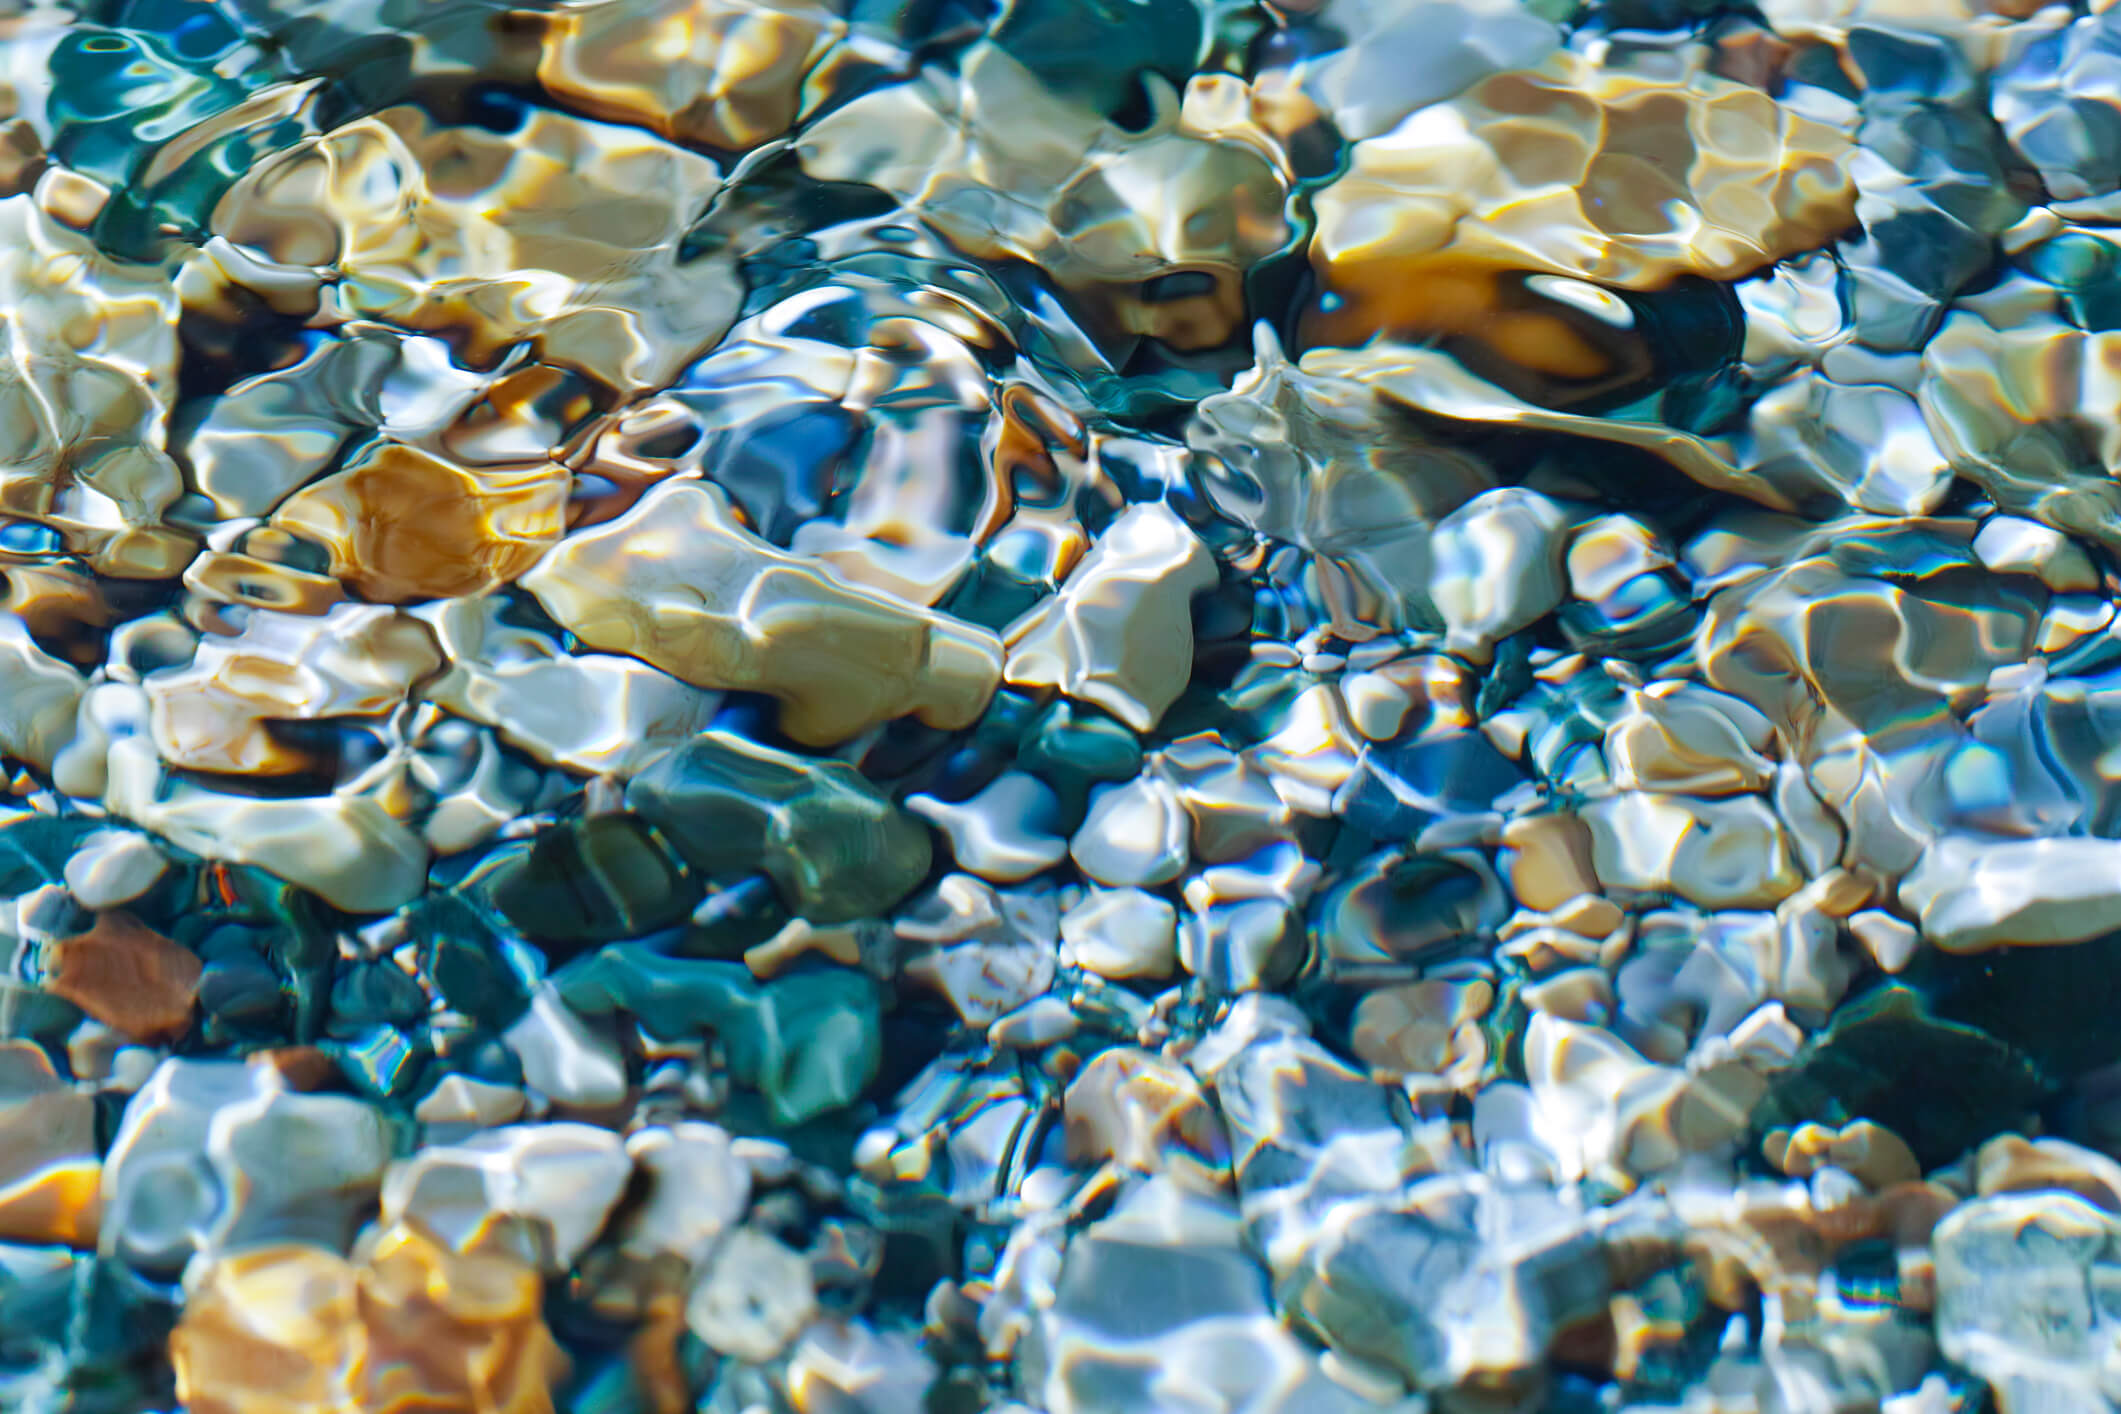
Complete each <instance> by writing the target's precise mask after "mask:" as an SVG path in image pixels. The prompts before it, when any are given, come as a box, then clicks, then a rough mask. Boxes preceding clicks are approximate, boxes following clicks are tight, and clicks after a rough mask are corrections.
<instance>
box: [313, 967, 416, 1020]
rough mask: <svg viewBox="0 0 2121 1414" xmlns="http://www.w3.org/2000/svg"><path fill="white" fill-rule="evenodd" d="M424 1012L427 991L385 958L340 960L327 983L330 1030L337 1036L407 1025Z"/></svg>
mask: <svg viewBox="0 0 2121 1414" xmlns="http://www.w3.org/2000/svg"><path fill="white" fill-rule="evenodd" d="M426 1014H427V993H425V992H424V991H422V990H421V989H420V984H419V982H418V981H416V980H415V979H413V978H412V977H410V976H408V975H406V973H405V972H404V970H403V969H401V968H398V967H395V966H393V965H392V964H390V963H388V962H381V961H363V962H350V963H346V964H343V965H342V966H341V967H340V969H339V974H338V976H337V977H336V978H335V979H333V981H332V984H331V1021H330V1023H329V1029H330V1031H331V1034H332V1035H334V1036H338V1037H341V1038H346V1037H351V1036H354V1035H357V1034H359V1033H362V1032H365V1031H367V1030H368V1029H369V1028H370V1027H373V1026H410V1025H412V1024H413V1023H415V1022H417V1021H419V1020H420V1019H421V1018H422V1017H424V1016H425V1015H426Z"/></svg>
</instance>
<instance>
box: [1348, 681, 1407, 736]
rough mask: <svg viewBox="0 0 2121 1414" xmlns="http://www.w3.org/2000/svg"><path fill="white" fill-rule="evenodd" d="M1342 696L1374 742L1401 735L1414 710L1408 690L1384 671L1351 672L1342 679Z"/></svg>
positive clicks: (1361, 729)
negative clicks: (1409, 714)
mask: <svg viewBox="0 0 2121 1414" xmlns="http://www.w3.org/2000/svg"><path fill="white" fill-rule="evenodd" d="M1340 696H1341V700H1342V701H1344V702H1346V703H1347V704H1348V720H1349V721H1350V722H1352V723H1353V724H1354V726H1355V730H1357V731H1359V732H1361V733H1362V734H1363V735H1364V736H1365V737H1367V738H1368V739H1370V740H1371V741H1390V740H1391V739H1392V738H1394V737H1396V736H1398V735H1399V731H1400V728H1401V727H1402V726H1404V725H1405V724H1406V720H1407V713H1409V712H1411V711H1412V710H1414V699H1413V698H1412V697H1409V696H1408V695H1407V692H1406V689H1404V688H1402V687H1401V686H1400V685H1399V684H1398V683H1396V682H1393V681H1392V680H1391V679H1390V678H1388V677H1385V676H1384V675H1383V674H1381V673H1349V674H1348V675H1347V676H1345V677H1343V678H1342V679H1341V680H1340Z"/></svg>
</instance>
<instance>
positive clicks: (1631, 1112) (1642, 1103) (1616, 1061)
mask: <svg viewBox="0 0 2121 1414" xmlns="http://www.w3.org/2000/svg"><path fill="white" fill-rule="evenodd" d="M1524 1058H1525V1059H1524V1069H1525V1075H1526V1078H1527V1080H1528V1081H1529V1083H1530V1087H1531V1091H1532V1096H1533V1099H1534V1102H1535V1103H1536V1104H1537V1106H1538V1108H1539V1111H1540V1114H1541V1115H1542V1117H1543V1119H1544V1121H1545V1126H1546V1127H1545V1129H1544V1132H1543V1134H1542V1139H1543V1141H1544V1144H1545V1147H1546V1148H1547V1150H1548V1152H1549V1153H1550V1154H1552V1155H1553V1157H1554V1159H1555V1160H1556V1162H1557V1164H1558V1166H1559V1171H1560V1172H1561V1173H1562V1174H1563V1175H1564V1176H1567V1177H1580V1176H1590V1177H1594V1178H1596V1179H1598V1180H1599V1181H1601V1182H1605V1183H1617V1184H1618V1185H1619V1186H1621V1187H1622V1188H1630V1187H1632V1186H1633V1184H1634V1181H1635V1180H1636V1179H1639V1178H1643V1177H1647V1176H1650V1175H1652V1174H1656V1173H1661V1172H1665V1171H1667V1170H1670V1169H1675V1168H1678V1167H1680V1166H1682V1165H1683V1164H1685V1163H1687V1162H1688V1161H1689V1160H1690V1158H1692V1157H1693V1156H1696V1155H1708V1156H1710V1157H1711V1158H1715V1157H1728V1156H1730V1155H1731V1154H1732V1153H1733V1152H1734V1151H1735V1148H1736V1145H1737V1143H1738V1141H1739V1140H1740V1139H1741V1138H1742V1137H1743V1136H1744V1135H1745V1133H1746V1129H1747V1123H1748V1119H1749V1116H1750V1115H1751V1113H1752V1110H1753V1106H1754V1105H1755V1104H1756V1103H1757V1102H1758V1101H1759V1100H1760V1098H1761V1097H1762V1095H1763V1094H1764V1093H1765V1092H1766V1090H1767V1081H1766V1079H1764V1078H1763V1077H1762V1076H1760V1075H1759V1074H1758V1073H1757V1072H1755V1071H1754V1070H1753V1069H1752V1068H1751V1067H1750V1066H1748V1065H1746V1064H1744V1063H1743V1062H1742V1061H1738V1060H1736V1059H1723V1060H1717V1061H1710V1062H1703V1063H1697V1064H1695V1065H1692V1066H1689V1067H1687V1068H1684V1069H1682V1068H1680V1067H1678V1066H1666V1065H1658V1064H1655V1063H1653V1062H1651V1061H1650V1060H1648V1059H1647V1058H1645V1057H1644V1056H1643V1055H1642V1054H1641V1053H1640V1052H1639V1051H1637V1050H1635V1049H1634V1048H1633V1047H1632V1046H1630V1045H1628V1044H1627V1042H1625V1041H1624V1040H1622V1039H1620V1038H1619V1037H1617V1036H1615V1035H1613V1034H1612V1033H1611V1032H1609V1031H1606V1030H1604V1029H1603V1028H1601V1027H1598V1026H1589V1025H1583V1024H1581V1023H1578V1022H1572V1021H1568V1020H1565V1019H1563V1018H1561V1017H1558V1016H1553V1015H1550V1014H1547V1013H1540V1014H1537V1015H1535V1016H1533V1017H1532V1019H1531V1021H1530V1022H1529V1023H1528V1024H1527V1026H1526V1028H1525V1038H1524Z"/></svg>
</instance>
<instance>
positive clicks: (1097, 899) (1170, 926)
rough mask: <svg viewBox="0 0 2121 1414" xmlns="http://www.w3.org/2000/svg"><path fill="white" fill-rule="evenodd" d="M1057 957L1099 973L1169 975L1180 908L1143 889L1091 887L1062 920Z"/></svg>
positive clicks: (1115, 976)
mask: <svg viewBox="0 0 2121 1414" xmlns="http://www.w3.org/2000/svg"><path fill="white" fill-rule="evenodd" d="M1060 937H1061V950H1060V961H1061V963H1062V964H1063V965H1064V966H1069V967H1080V968H1083V969H1084V970H1085V971H1089V972H1094V973H1096V974H1097V975H1098V976H1100V977H1107V978H1111V979H1112V980H1114V981H1119V980H1122V979H1125V978H1130V977H1141V978H1148V979H1152V980H1157V979H1162V978H1165V977H1169V976H1170V975H1171V974H1172V973H1173V972H1174V971H1176V970H1177V967H1178V910H1177V909H1176V908H1174V907H1172V906H1171V904H1170V903H1169V902H1168V901H1166V900H1164V899H1161V898H1159V897H1157V896H1156V895H1155V894H1152V893H1149V892H1147V891H1145V890H1142V889H1131V888H1118V889H1092V890H1091V891H1090V892H1088V893H1086V894H1085V895H1084V896H1083V899H1082V902H1080V903H1078V904H1076V905H1075V906H1074V907H1073V908H1071V909H1069V910H1068V911H1067V912H1066V913H1064V914H1062V915H1061V920H1060Z"/></svg>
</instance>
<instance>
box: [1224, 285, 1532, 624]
mask: <svg viewBox="0 0 2121 1414" xmlns="http://www.w3.org/2000/svg"><path fill="white" fill-rule="evenodd" d="M1252 345H1253V361H1252V367H1250V368H1249V369H1246V370H1245V371H1244V372H1243V373H1241V374H1239V375H1238V377H1237V379H1236V381H1235V382H1234V383H1233V384H1232V386H1231V387H1230V389H1229V390H1228V391H1227V392H1223V391H1216V392H1214V393H1211V394H1210V395H1209V396H1208V397H1206V398H1203V399H1202V400H1201V401H1200V403H1199V405H1198V406H1197V407H1196V408H1195V410H1194V417H1193V420H1192V421H1191V422H1190V423H1189V424H1188V425H1187V428H1186V440H1187V443H1188V445H1189V446H1190V447H1191V448H1192V449H1193V450H1194V451H1195V452H1197V453H1201V454H1202V455H1201V456H1200V457H1199V458H1198V460H1197V462H1196V466H1195V469H1194V471H1193V475H1195V476H1196V477H1197V478H1198V480H1199V483H1200V487H1201V491H1202V493H1203V495H1205V497H1206V498H1207V500H1208V502H1209V504H1210V505H1212V506H1214V508H1215V509H1216V510H1217V511H1219V512H1220V513H1221V514H1222V515H1223V516H1225V517H1227V518H1229V519H1230V520H1233V521H1236V522H1237V523H1239V524H1241V525H1244V526H1247V527H1248V528H1250V529H1252V530H1254V531H1256V532H1258V533H1259V534H1261V535H1263V536H1266V537H1268V538H1269V539H1270V540H1272V541H1274V542H1276V543H1279V544H1284V545H1292V546H1296V547H1298V548H1301V549H1303V550H1306V551H1309V552H1312V554H1313V556H1314V558H1313V560H1312V566H1313V568H1314V570H1315V572H1316V573H1317V574H1318V575H1319V577H1320V579H1321V581H1322V583H1321V587H1322V589H1324V590H1325V594H1324V597H1325V599H1326V604H1325V605H1324V607H1325V608H1326V609H1327V610H1328V611H1329V612H1330V613H1331V615H1332V618H1333V621H1334V622H1335V624H1336V625H1340V624H1343V623H1346V624H1348V625H1349V626H1350V627H1351V628H1353V627H1354V626H1355V625H1361V629H1362V631H1367V630H1369V629H1372V628H1384V629H1393V628H1399V627H1405V626H1410V625H1426V624H1429V623H1432V622H1433V621H1434V616H1435V610H1434V607H1433V606H1432V605H1431V604H1430V603H1429V597H1428V569H1429V534H1430V531H1431V529H1432V528H1433V527H1434V526H1435V524H1436V522H1437V521H1438V520H1439V519H1440V518H1442V517H1443V516H1444V515H1445V514H1447V513H1448V512H1450V511H1451V510H1452V509H1454V508H1455V507H1457V506H1459V505H1460V504H1462V503H1463V502H1464V501H1465V500H1466V499H1467V498H1469V497H1471V496H1473V495H1476V494H1477V493H1479V492H1481V491H1483V490H1486V489H1487V488H1488V487H1490V486H1492V485H1493V484H1494V480H1495V478H1494V475H1493V473H1492V472H1491V471H1490V470H1489V468H1488V467H1487V465H1486V464H1485V463H1484V462H1483V461H1482V460H1481V459H1480V458H1479V457H1478V456H1476V455H1474V454H1472V453H1471V452H1468V451H1465V450H1462V449H1460V448H1457V447H1452V446H1447V445H1444V444H1443V443H1442V442H1440V441H1439V440H1438V439H1436V438H1434V437H1431V436H1428V435H1426V434H1425V433H1424V432H1423V431H1422V429H1420V428H1418V427H1417V426H1415V425H1414V424H1412V423H1410V422H1409V421H1408V420H1407V419H1405V418H1403V417H1400V416H1399V415H1398V414H1397V412H1396V410H1395V409H1393V408H1392V407H1390V406H1389V405H1388V404H1387V402H1386V400H1385V399H1383V398H1381V397H1379V396H1378V394H1377V393H1376V392H1375V391H1374V390H1372V389H1370V388H1368V387H1365V386H1364V385H1363V384H1361V383H1359V382H1356V381H1354V380H1352V379H1349V378H1342V377H1331V376H1324V375H1321V374H1318V373H1316V372H1312V371H1308V370H1306V369H1304V368H1302V367H1299V366H1298V365H1297V364H1296V363H1294V362H1292V361H1291V360H1290V359H1289V358H1288V357H1287V356H1286V355H1285V354H1284V352H1283V350H1282V346H1281V341H1280V339H1279V338H1278V337H1277V336H1276V335H1275V334H1274V333H1273V331H1272V330H1271V329H1270V328H1269V327H1268V326H1267V325H1266V324H1265V323H1264V322H1262V323H1260V324H1258V325H1255V326H1254V329H1253V340H1252Z"/></svg>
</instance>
